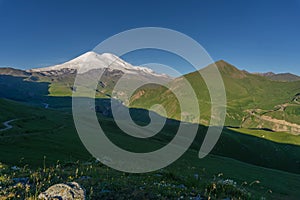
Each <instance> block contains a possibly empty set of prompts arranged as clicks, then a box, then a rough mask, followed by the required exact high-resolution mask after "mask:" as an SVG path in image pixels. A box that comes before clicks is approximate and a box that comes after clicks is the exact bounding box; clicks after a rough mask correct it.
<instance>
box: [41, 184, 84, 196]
mask: <svg viewBox="0 0 300 200" xmlns="http://www.w3.org/2000/svg"><path fill="white" fill-rule="evenodd" d="M38 198H39V199H42V200H54V199H55V200H85V190H84V189H83V188H82V187H81V186H80V185H79V184H78V183H76V182H71V183H66V184H56V185H53V186H51V187H49V188H48V189H47V190H46V191H45V192H42V193H41V194H40V195H39V197H38Z"/></svg>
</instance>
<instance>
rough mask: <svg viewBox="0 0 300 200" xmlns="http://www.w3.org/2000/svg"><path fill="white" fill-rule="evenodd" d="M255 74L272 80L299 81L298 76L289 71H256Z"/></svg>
mask: <svg viewBox="0 0 300 200" xmlns="http://www.w3.org/2000/svg"><path fill="white" fill-rule="evenodd" d="M256 74H258V75H260V76H264V77H267V78H269V79H270V80H273V81H287V82H292V81H300V76H297V75H295V74H291V73H279V74H275V73H273V72H267V73H256Z"/></svg>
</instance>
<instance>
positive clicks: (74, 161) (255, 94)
mask: <svg viewBox="0 0 300 200" xmlns="http://www.w3.org/2000/svg"><path fill="white" fill-rule="evenodd" d="M112 58H113V59H116V58H115V57H114V56H112V55H110V54H105V55H97V54H94V53H88V54H84V55H83V56H81V57H79V58H75V59H74V60H71V61H69V62H67V63H65V64H61V65H58V66H53V67H50V68H44V69H43V68H42V69H33V70H27V71H23V70H16V69H13V68H0V112H1V115H0V123H1V124H2V126H0V148H1V151H0V158H1V160H0V162H1V163H2V165H1V166H2V168H0V172H1V175H0V179H1V180H2V179H4V180H5V181H6V182H5V183H6V184H7V187H6V189H7V191H11V190H12V188H13V187H12V183H11V182H10V181H9V180H11V179H6V178H5V177H6V176H9V177H19V176H22V175H24V176H28V177H29V179H30V180H31V179H32V180H31V181H33V182H34V179H35V178H34V177H31V176H30V175H29V174H30V172H31V171H35V174H39V176H43V175H45V174H47V173H49V174H48V175H49V176H50V172H51V173H56V174H59V176H60V177H61V179H58V180H56V179H54V178H49V180H48V183H46V184H45V183H44V182H41V184H45V185H43V186H41V187H39V188H37V187H33V188H32V190H30V192H29V194H30V195H31V196H32V195H33V193H34V191H33V190H37V189H38V191H42V190H43V189H44V188H46V186H49V185H50V183H51V184H53V183H58V182H61V181H63V182H65V181H72V180H75V181H77V182H79V183H81V184H83V185H84V186H85V187H86V189H87V193H88V194H89V195H91V196H92V197H93V198H100V197H101V198H104V199H105V197H107V196H105V195H108V196H109V195H112V193H113V191H118V190H119V189H120V188H124V187H125V186H124V185H126V183H127V182H132V184H133V185H140V184H143V183H142V179H146V180H148V179H149V183H147V184H153V182H160V181H165V182H167V183H168V182H169V183H170V185H172V184H173V185H181V184H183V185H184V189H182V188H181V189H179V188H177V189H178V192H183V193H184V195H185V197H188V196H189V195H191V194H193V195H196V196H197V194H198V193H197V194H194V193H193V192H192V191H194V192H195V190H196V191H199V193H201V194H202V195H204V196H209V195H210V193H209V194H208V193H207V192H206V193H205V192H204V191H210V192H212V191H214V190H210V189H209V188H211V187H215V186H213V185H214V184H216V185H217V187H220V191H221V190H222V191H223V192H217V193H216V194H215V195H216V199H218V198H226V197H227V196H228V195H229V196H230V195H231V196H234V197H236V198H242V199H261V197H264V198H268V199H272V198H273V199H274V198H275V197H276V198H279V199H286V198H289V199H297V197H298V196H299V195H300V194H299V192H298V191H300V188H299V186H300V184H299V183H300V182H299V181H300V177H299V174H300V157H299V155H300V138H299V134H300V128H299V126H300V123H299V122H300V115H299V111H300V104H299V92H300V90H299V89H300V88H299V86H300V82H299V81H289V82H286V81H274V80H270V79H268V78H266V77H264V76H261V75H257V74H251V73H249V72H246V71H242V70H239V69H237V68H236V67H234V66H232V65H231V64H229V63H227V62H225V61H222V60H221V61H218V62H216V63H215V65H216V66H217V67H218V69H219V71H220V73H221V75H222V78H223V80H224V84H225V89H226V95H227V114H226V121H225V126H224V128H223V131H222V134H221V137H220V139H219V141H218V143H217V145H216V146H215V147H214V149H213V151H212V152H211V154H210V155H209V156H207V157H206V158H204V159H201V160H199V158H198V157H197V152H198V151H199V149H200V146H201V144H202V142H203V139H204V137H205V133H206V131H207V128H208V127H207V126H208V124H209V122H210V113H211V112H210V109H211V102H210V96H209V91H208V89H207V86H206V84H205V82H204V79H203V77H201V76H199V73H198V72H193V73H189V74H186V75H184V76H183V77H177V78H170V77H165V76H163V77H161V76H160V75H158V74H155V73H154V72H152V71H149V70H147V69H146V68H141V67H140V68H139V67H134V66H132V65H130V64H129V63H126V62H125V61H123V60H121V59H120V58H117V63H114V65H113V67H112V68H105V67H103V68H101V69H94V68H93V66H94V65H103V63H106V62H109V61H107V59H108V60H109V59H112ZM103 59H104V60H103ZM82 60H83V61H82ZM79 65H83V66H84V67H86V68H91V69H90V70H88V71H86V72H84V73H83V77H84V78H86V79H94V78H96V75H95V74H97V73H99V72H101V73H103V76H102V77H101V79H100V80H99V82H98V85H97V88H95V89H94V92H95V94H96V97H95V98H94V99H93V100H95V105H94V106H92V107H94V109H95V111H96V112H97V117H98V121H99V123H100V125H101V127H102V128H103V129H104V130H105V132H106V135H107V137H108V138H109V139H110V140H111V141H112V142H113V143H114V144H116V145H118V146H120V147H122V148H123V149H126V150H129V151H133V152H150V151H153V150H156V149H159V148H161V147H163V146H165V145H166V144H168V143H169V142H170V141H171V140H172V138H173V137H174V134H176V131H177V129H178V127H179V124H180V121H179V120H180V119H182V118H181V112H180V107H179V106H178V101H177V100H176V96H175V95H174V94H173V93H172V92H171V91H170V89H172V88H175V87H180V86H181V85H182V84H183V83H182V79H186V80H188V81H189V83H190V84H191V85H192V87H193V89H194V91H195V93H196V95H197V100H198V103H199V107H200V109H201V115H200V116H197V115H196V114H194V113H193V109H191V113H185V114H186V116H191V117H186V118H185V119H184V120H183V122H184V123H187V124H189V123H193V122H195V120H196V119H199V121H200V122H201V123H200V124H198V132H197V136H196V138H195V140H194V142H193V144H192V145H191V147H190V148H189V150H187V152H186V153H185V154H184V155H183V156H182V157H181V158H180V159H179V160H178V161H176V162H175V163H174V164H172V165H170V166H168V167H167V168H165V169H163V170H161V171H160V172H157V173H159V174H160V173H161V174H162V175H158V176H157V173H150V174H148V175H147V174H146V175H141V177H140V176H139V175H128V174H126V175H123V174H121V172H117V171H115V170H112V169H109V168H107V167H105V166H104V165H102V164H100V163H99V162H97V161H96V160H95V159H94V158H93V157H92V156H91V155H90V153H89V152H88V151H87V150H86V149H85V147H84V146H83V144H82V142H81V141H80V138H79V136H78V134H77V132H76V128H75V125H74V121H73V117H72V94H73V93H74V92H76V90H77V89H78V88H74V87H73V83H74V80H75V76H76V73H77V70H78V66H79ZM104 66H105V65H104ZM208 67H210V66H208ZM124 68H125V69H124ZM97 70H98V71H97ZM126 71H129V73H130V75H129V76H128V77H127V80H133V81H137V82H145V81H149V80H153V81H154V82H155V81H156V80H157V81H158V79H164V82H165V83H166V85H167V86H168V87H169V88H167V87H162V86H160V85H158V84H147V85H145V86H143V87H140V88H138V89H137V90H136V91H135V92H134V94H133V95H132V96H131V97H130V98H129V100H128V101H123V100H124V99H127V98H128V97H129V95H128V92H129V91H128V90H127V89H126V87H124V88H122V89H123V90H122V91H118V92H116V93H114V92H113V89H114V85H115V84H116V82H117V81H118V80H119V79H120V77H122V76H123V75H124V74H125V73H126ZM136 77H138V78H136ZM179 95H182V96H183V95H185V93H184V92H182V93H179ZM75 98H80V97H75ZM111 101H116V102H118V103H119V106H120V107H122V106H124V107H129V110H130V115H131V117H132V118H133V120H134V122H135V123H137V124H141V125H147V124H148V123H149V122H150V118H149V113H152V112H154V111H155V112H157V111H156V110H151V109H152V105H154V104H157V103H160V104H162V105H163V106H164V107H165V109H166V113H159V112H158V113H155V115H157V114H160V115H163V116H165V117H167V118H168V119H167V123H166V124H165V125H164V127H163V129H162V130H161V131H160V132H159V133H158V134H157V135H155V136H153V137H150V138H147V139H141V138H134V137H131V136H129V135H127V134H125V133H124V132H123V131H122V130H121V129H120V128H119V127H118V126H117V124H116V122H115V121H114V119H113V116H112V110H111ZM16 119H17V120H16ZM279 161H280V162H279ZM57 163H60V165H59V166H60V167H62V168H63V169H64V170H61V168H59V169H60V170H58V171H57V170H55V166H58V165H57ZM45 165H46V166H45ZM87 165H88V166H89V167H91V169H93V170H88V169H87V167H86V166H87ZM13 166H18V167H20V168H21V169H22V170H21V171H17V172H15V171H12V170H9V169H10V168H11V167H13ZM78 170H79V171H80V172H81V174H82V175H81V176H79V175H78V174H77V175H75V176H74V174H76V173H78V172H76V171H78ZM46 172H47V173H46ZM166 174H167V175H166ZM170 174H171V175H170ZM195 174H198V176H200V177H201V181H198V179H197V180H195V178H194V175H195ZM220 174H221V175H220ZM85 176H88V177H91V180H89V181H86V180H81V179H80V177H85ZM99 176H100V177H99ZM102 176H103V177H105V178H103V177H102ZM70 177H71V178H70ZM120 177H123V178H120ZM99 178H100V179H104V180H105V182H106V183H107V185H106V186H105V187H107V190H109V191H110V192H108V193H107V194H103V193H98V194H95V193H94V194H93V193H92V192H91V190H93V187H94V188H102V189H103V186H102V185H98V184H97V183H96V182H97V180H98V179H99ZM112 179H114V180H118V181H112ZM227 179H229V180H233V182H236V184H237V185H238V186H232V185H229V186H228V185H225V186H224V185H223V184H222V182H223V181H226V180H227ZM117 183H119V184H120V185H118V184H117ZM171 183H172V184H171ZM170 185H169V186H170ZM173 187H175V186H173ZM176 187H177V186H176ZM9 188H11V189H9ZM192 188H194V189H192ZM177 189H176V190H177ZM20 190H21V189H20ZM129 190H130V191H131V192H133V191H136V190H138V191H139V192H141V191H140V190H139V189H137V188H131V187H130V188H129ZM148 191H151V192H152V193H153V194H156V192H157V191H160V190H157V188H156V186H155V187H154V186H153V187H152V186H151V187H149V188H148ZM125 193H126V192H124V194H123V193H122V192H120V194H122V195H125ZM20 194H22V195H24V193H22V192H21V193H20ZM159 194H163V195H165V197H166V198H168V195H171V193H165V192H163V191H160V192H159ZM159 194H157V195H159ZM0 195H1V193H0ZM93 195H94V196H93ZM143 195H145V194H144V193H143ZM125 196H126V195H125ZM175 196H176V195H175ZM169 197H170V198H171V196H169ZM137 198H138V197H137ZM172 198H173V196H172ZM174 198H175V197H174Z"/></svg>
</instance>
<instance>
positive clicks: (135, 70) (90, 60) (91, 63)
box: [27, 51, 168, 77]
mask: <svg viewBox="0 0 300 200" xmlns="http://www.w3.org/2000/svg"><path fill="white" fill-rule="evenodd" d="M96 68H97V69H109V70H119V71H122V72H123V73H125V74H137V75H138V74H144V75H151V76H157V77H168V76H167V75H165V74H157V73H155V72H154V71H153V70H152V69H149V68H147V67H141V66H133V65H131V64H129V63H127V62H125V61H124V60H122V59H121V58H119V57H118V56H116V55H114V54H111V53H103V54H97V53H95V52H92V51H90V52H87V53H85V54H83V55H81V56H79V57H77V58H74V59H72V60H70V61H68V62H66V63H63V64H59V65H54V66H50V67H44V68H36V69H30V70H27V71H28V72H40V73H43V72H50V71H61V70H66V69H67V70H78V71H79V73H85V72H88V71H90V70H92V69H96ZM79 69H80V70H79Z"/></svg>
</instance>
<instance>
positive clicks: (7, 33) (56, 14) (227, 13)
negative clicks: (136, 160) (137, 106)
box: [0, 0, 300, 75]
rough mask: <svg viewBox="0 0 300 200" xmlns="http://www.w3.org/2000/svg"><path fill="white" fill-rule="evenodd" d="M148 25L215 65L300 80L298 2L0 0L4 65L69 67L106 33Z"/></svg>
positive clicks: (0, 51) (135, 60) (132, 59)
mask: <svg viewBox="0 0 300 200" xmlns="http://www.w3.org/2000/svg"><path fill="white" fill-rule="evenodd" d="M145 26H157V27H165V28H170V29H174V30H177V31H180V32H182V33H185V34H187V35H188V36H190V37H192V38H193V39H195V40H196V41H198V42H199V43H200V44H201V45H202V46H203V47H204V48H205V49H206V50H207V51H208V53H209V54H210V55H211V56H212V58H213V59H214V60H219V59H223V60H226V61H228V62H230V63H232V64H233V65H235V66H237V67H238V68H240V69H246V70H248V71H250V72H266V71H274V72H292V73H295V74H298V75H300V62H299V60H300V39H299V38H300V0H289V1H286V0H281V1H276V0H269V1H268V0H264V1H261V0H257V1H253V0H251V1H249V0H248V1H247V0H234V1H233V0H209V1H201V0H189V1H175V0H173V1H171V0H163V1H162V0H151V1H149V0H148V1H147V0H138V1H135V0H128V1H114V0H109V1H108V0H107V1H105V0H103V1H101V0H99V1H78V0H74V1H73V0H68V1H67V0H65V1H64V0H48V1H46V0H36V1H31V0H26V1H23V0H19V1H15V0H0V66H1V67H4V66H12V67H16V68H23V69H28V68H33V67H43V66H48V65H53V64H57V63H61V62H65V61H67V60H69V59H71V58H74V57H76V56H78V55H80V54H82V53H84V52H86V51H89V50H92V49H93V48H94V47H95V46H96V45H97V44H98V43H100V42H101V41H103V40H104V39H106V38H108V37H109V36H112V35H114V34H116V33H119V32H121V31H125V30H127V29H131V28H138V27H145ZM153 55H154V54H153ZM166 57H167V56H166ZM147 58H149V55H148V56H145V55H144V56H143V55H141V56H140V57H137V56H134V57H129V58H128V59H129V60H128V61H129V62H131V63H133V64H139V63H140V62H144V61H145V59H147ZM149 61H151V60H149ZM154 61H155V60H154ZM171 64H173V65H174V66H175V67H176V68H178V69H179V68H180V70H181V71H184V70H185V66H183V65H182V63H180V62H177V63H176V62H175V61H174V63H171Z"/></svg>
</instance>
